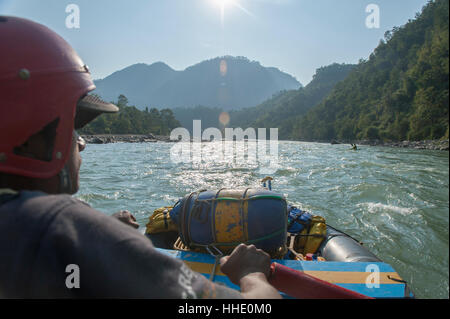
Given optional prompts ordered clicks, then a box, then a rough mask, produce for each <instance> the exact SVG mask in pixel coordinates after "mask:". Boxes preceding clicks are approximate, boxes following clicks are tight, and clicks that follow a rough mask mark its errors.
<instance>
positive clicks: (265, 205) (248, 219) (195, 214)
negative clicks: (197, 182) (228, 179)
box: [170, 189, 287, 253]
mask: <svg viewBox="0 0 450 319" xmlns="http://www.w3.org/2000/svg"><path fill="white" fill-rule="evenodd" d="M170 215H171V218H172V219H173V220H174V221H175V222H176V223H177V224H178V226H179V229H180V237H181V240H182V241H183V243H184V244H185V245H187V246H188V247H191V248H192V247H196V246H209V245H214V246H216V247H217V248H219V249H220V250H221V251H223V252H229V251H231V250H233V249H234V247H236V246H237V245H239V244H240V243H246V244H253V245H255V246H256V247H257V248H260V249H263V250H264V251H266V252H268V253H273V252H276V251H278V249H279V248H280V247H284V246H285V245H286V238H287V204H286V200H285V198H284V197H283V196H282V195H280V194H277V193H275V192H272V191H269V190H267V189H245V190H234V189H222V190H219V191H201V192H196V193H192V194H190V195H188V196H186V197H185V198H183V199H182V200H180V201H179V202H178V203H177V204H176V205H175V207H174V208H173V210H172V211H171V213H170Z"/></svg>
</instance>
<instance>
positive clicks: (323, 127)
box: [292, 0, 449, 140]
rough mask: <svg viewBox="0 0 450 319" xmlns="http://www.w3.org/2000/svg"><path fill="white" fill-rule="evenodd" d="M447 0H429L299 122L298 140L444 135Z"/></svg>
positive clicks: (401, 138)
mask: <svg viewBox="0 0 450 319" xmlns="http://www.w3.org/2000/svg"><path fill="white" fill-rule="evenodd" d="M448 116H449V1H448V0H435V1H429V2H428V3H427V5H426V6H425V7H424V8H423V10H422V12H421V13H420V14H417V15H416V17H415V19H414V20H409V22H408V23H407V24H405V25H404V26H402V27H395V28H394V29H393V30H392V31H388V32H386V34H385V40H382V41H381V42H380V44H379V46H378V47H377V48H376V49H375V51H374V52H373V53H372V54H371V55H370V58H369V59H368V61H361V62H360V63H359V65H358V66H357V67H356V68H355V69H354V70H353V71H352V72H351V73H350V74H349V75H348V77H347V78H346V79H345V80H344V81H342V82H340V83H338V84H337V85H336V87H335V88H334V90H333V91H332V92H331V94H330V95H329V96H328V97H327V98H326V99H325V100H324V101H323V102H322V103H320V104H319V105H317V106H316V107H314V108H312V109H311V110H309V111H308V113H307V114H306V115H305V116H304V117H302V119H301V120H299V121H298V122H297V123H296V125H295V127H294V129H293V132H292V136H293V137H294V138H296V139H301V140H331V139H336V138H337V139H347V140H354V139H381V140H427V139H440V138H447V139H448V136H449V122H448V121H449V120H448Z"/></svg>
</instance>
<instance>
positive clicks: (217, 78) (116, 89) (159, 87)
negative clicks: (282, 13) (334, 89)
mask: <svg viewBox="0 0 450 319" xmlns="http://www.w3.org/2000/svg"><path fill="white" fill-rule="evenodd" d="M95 85H96V86H97V89H96V90H95V93H96V94H98V95H100V96H101V97H102V98H103V99H106V100H108V101H114V100H116V99H117V97H118V96H119V95H120V94H123V95H125V96H126V97H127V98H128V100H129V102H130V104H131V105H136V106H137V107H138V108H140V109H145V107H157V108H176V107H194V106H198V105H207V106H210V107H220V108H222V109H224V110H236V109H241V108H243V107H249V106H254V105H258V104H260V103H262V102H263V101H265V100H266V99H268V98H270V97H271V96H272V95H273V94H276V93H278V92H280V91H283V90H293V89H298V88H300V87H301V86H302V85H301V84H300V83H299V82H298V81H297V80H296V79H295V78H294V77H293V76H291V75H289V74H287V73H284V72H282V71H280V70H278V69H277V68H274V67H264V66H262V65H261V64H260V63H259V62H256V61H250V60H249V59H247V58H245V57H232V56H225V57H217V58H214V59H211V60H207V61H203V62H200V63H198V64H195V65H193V66H190V67H188V68H186V69H185V70H183V71H176V70H174V69H172V68H171V67H170V66H168V65H167V64H165V63H163V62H157V63H153V64H151V65H148V64H144V63H138V64H134V65H131V66H129V67H127V68H124V69H122V70H120V71H116V72H114V73H112V74H111V75H109V76H107V77H106V78H104V79H99V80H96V81H95Z"/></svg>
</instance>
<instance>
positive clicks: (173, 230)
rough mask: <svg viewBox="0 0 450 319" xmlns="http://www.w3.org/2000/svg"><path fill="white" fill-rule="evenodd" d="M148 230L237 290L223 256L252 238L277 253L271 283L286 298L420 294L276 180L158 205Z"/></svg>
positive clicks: (160, 244)
mask: <svg viewBox="0 0 450 319" xmlns="http://www.w3.org/2000/svg"><path fill="white" fill-rule="evenodd" d="M264 182H267V180H265V181H264ZM264 186H266V185H264ZM146 236H148V237H149V238H150V239H151V240H152V242H153V244H154V246H155V247H157V248H158V249H159V250H160V251H161V252H162V253H164V254H168V255H171V256H173V257H175V258H178V259H181V260H183V261H184V262H185V263H186V264H187V265H188V266H189V267H190V268H191V269H192V270H194V271H196V272H199V273H201V274H203V275H204V276H205V277H207V278H209V279H210V280H212V281H214V282H217V283H221V284H224V285H226V286H228V287H230V288H233V289H237V290H239V287H238V286H236V285H234V284H233V283H231V281H230V280H229V279H228V277H227V276H225V275H224V274H223V273H222V272H221V270H220V264H219V263H218V260H219V258H220V257H221V256H222V255H226V254H229V253H230V252H231V251H232V250H233V249H234V248H235V247H236V246H237V245H239V244H240V243H246V244H254V245H255V246H257V247H258V248H261V249H263V250H264V251H266V252H267V253H269V254H270V255H271V257H272V260H273V264H272V270H273V274H272V275H273V276H272V277H271V283H272V284H273V285H274V286H275V287H276V288H277V289H278V290H279V291H280V293H281V294H282V296H283V297H285V298H315V299H316V298H414V295H413V293H412V292H411V291H410V289H409V287H408V284H407V283H406V282H405V281H404V280H403V279H402V278H401V277H400V276H399V274H398V273H397V272H396V271H395V270H394V269H393V268H392V267H391V266H390V265H389V264H387V263H384V262H383V261H381V260H380V259H379V258H378V257H377V256H375V255H374V254H373V253H371V252H370V251H369V250H368V249H366V248H365V247H364V245H362V244H361V243H360V242H359V241H357V240H355V239H354V238H352V237H351V236H349V235H347V234H345V233H344V232H341V231H339V230H337V229H335V228H334V227H332V226H329V225H328V224H326V222H325V220H324V219H323V218H322V217H320V216H313V215H312V214H310V213H308V212H304V211H301V210H299V209H298V208H296V207H294V206H291V205H288V204H287V203H286V201H285V199H284V197H283V196H282V195H280V194H277V193H274V192H272V190H271V185H270V180H269V187H264V188H261V189H251V188H247V189H244V190H226V189H222V190H219V191H205V190H203V191H200V192H195V193H192V194H189V195H187V196H186V197H184V198H183V199H180V201H178V202H177V203H176V204H175V205H174V206H171V207H162V208H160V209H158V210H156V211H155V212H154V214H153V215H152V216H151V217H150V220H149V223H148V224H147V229H146Z"/></svg>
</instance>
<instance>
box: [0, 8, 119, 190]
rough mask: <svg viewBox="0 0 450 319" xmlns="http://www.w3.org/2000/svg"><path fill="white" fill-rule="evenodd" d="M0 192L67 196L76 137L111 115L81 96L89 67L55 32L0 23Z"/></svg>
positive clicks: (88, 86)
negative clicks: (90, 124)
mask: <svg viewBox="0 0 450 319" xmlns="http://www.w3.org/2000/svg"><path fill="white" fill-rule="evenodd" d="M0 43H2V50H0V187H10V188H15V189H36V190H42V191H46V192H49V193H74V192H76V190H78V183H79V182H78V172H79V168H80V165H81V158H80V155H79V152H80V151H81V150H82V149H81V147H80V143H79V141H77V139H78V138H77V136H76V133H75V129H78V128H81V127H82V126H84V125H86V124H87V123H88V122H90V121H92V120H93V119H94V118H95V117H97V116H98V115H100V114H101V113H105V112H107V113H108V112H109V113H111V112H117V111H118V108H117V107H116V106H114V105H112V104H109V103H105V102H103V101H101V100H99V99H97V98H95V97H93V96H89V95H87V94H88V92H90V91H92V90H94V89H95V85H94V83H93V81H92V79H91V76H90V74H89V69H88V67H87V66H86V65H85V64H84V63H83V62H82V60H81V59H80V57H79V56H78V55H77V53H76V52H75V51H74V50H73V49H72V47H71V46H70V45H69V44H68V43H67V42H66V41H65V40H64V39H62V38H61V37H60V36H58V35H57V34H56V33H55V32H53V31H51V30H50V29H48V28H47V27H45V26H43V25H40V24H37V23H34V22H32V21H29V20H25V19H21V18H16V17H2V16H0Z"/></svg>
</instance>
